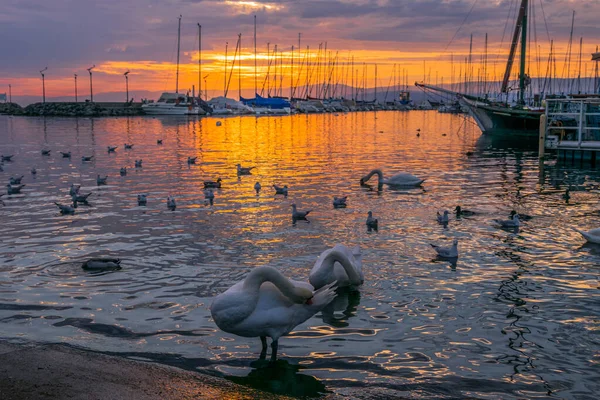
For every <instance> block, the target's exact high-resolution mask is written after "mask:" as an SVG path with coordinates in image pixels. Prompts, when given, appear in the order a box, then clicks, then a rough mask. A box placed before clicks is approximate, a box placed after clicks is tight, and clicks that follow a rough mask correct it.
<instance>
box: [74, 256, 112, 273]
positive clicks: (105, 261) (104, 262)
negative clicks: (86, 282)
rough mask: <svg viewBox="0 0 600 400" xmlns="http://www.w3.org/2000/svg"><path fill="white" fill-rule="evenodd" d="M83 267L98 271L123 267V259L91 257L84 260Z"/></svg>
mask: <svg viewBox="0 0 600 400" xmlns="http://www.w3.org/2000/svg"><path fill="white" fill-rule="evenodd" d="M81 268H83V269H87V270H98V271H102V270H110V269H121V260H119V259H118V258H91V259H89V260H87V261H86V262H84V263H83V264H82V265H81Z"/></svg>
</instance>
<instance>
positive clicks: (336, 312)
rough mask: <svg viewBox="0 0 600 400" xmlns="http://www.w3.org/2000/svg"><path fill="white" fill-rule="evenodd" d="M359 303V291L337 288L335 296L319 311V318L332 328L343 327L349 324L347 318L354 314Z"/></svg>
mask: <svg viewBox="0 0 600 400" xmlns="http://www.w3.org/2000/svg"><path fill="white" fill-rule="evenodd" d="M359 304H360V292H359V291H358V290H355V289H350V288H342V289H338V290H337V296H336V298H335V299H333V301H332V302H331V303H329V304H328V305H327V306H326V307H325V308H324V309H323V311H321V318H322V319H323V322H325V323H326V324H329V325H331V326H333V327H334V328H345V327H347V326H349V325H350V324H349V323H348V320H349V319H350V318H352V317H355V316H356V311H357V309H358V305H359Z"/></svg>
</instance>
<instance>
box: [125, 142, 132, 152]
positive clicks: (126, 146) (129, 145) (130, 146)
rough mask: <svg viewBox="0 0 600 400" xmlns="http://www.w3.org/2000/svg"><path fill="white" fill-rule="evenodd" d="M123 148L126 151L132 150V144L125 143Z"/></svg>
mask: <svg viewBox="0 0 600 400" xmlns="http://www.w3.org/2000/svg"><path fill="white" fill-rule="evenodd" d="M123 146H124V147H125V149H126V150H129V149H133V143H131V144H129V143H125V144H124V145H123Z"/></svg>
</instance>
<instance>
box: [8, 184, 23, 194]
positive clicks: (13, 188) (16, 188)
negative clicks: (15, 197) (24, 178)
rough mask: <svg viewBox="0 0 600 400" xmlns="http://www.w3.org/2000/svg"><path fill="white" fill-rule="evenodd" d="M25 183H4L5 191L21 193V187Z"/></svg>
mask: <svg viewBox="0 0 600 400" xmlns="http://www.w3.org/2000/svg"><path fill="white" fill-rule="evenodd" d="M24 186H25V185H16V186H13V185H6V191H7V192H8V194H17V193H21V189H23V187H24Z"/></svg>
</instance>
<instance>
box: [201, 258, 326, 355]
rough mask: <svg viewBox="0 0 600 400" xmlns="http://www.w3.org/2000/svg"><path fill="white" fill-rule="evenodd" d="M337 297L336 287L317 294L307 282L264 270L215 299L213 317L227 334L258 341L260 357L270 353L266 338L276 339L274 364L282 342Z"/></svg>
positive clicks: (323, 288) (324, 288) (256, 272)
mask: <svg viewBox="0 0 600 400" xmlns="http://www.w3.org/2000/svg"><path fill="white" fill-rule="evenodd" d="M335 296H336V294H335V283H332V284H329V285H325V286H323V287H322V288H320V289H319V290H316V291H315V290H314V288H313V287H312V286H311V285H310V284H308V283H306V282H299V281H292V280H289V279H287V278H286V277H284V276H283V275H282V274H281V273H280V272H279V271H277V270H276V269H275V268H273V267H268V266H262V267H257V268H255V269H253V270H252V271H251V272H250V273H249V274H248V276H247V277H246V279H244V280H243V281H240V282H238V283H236V284H235V285H233V286H232V287H230V288H229V289H227V290H226V291H225V292H223V293H221V294H220V295H218V296H217V297H215V299H214V300H213V302H212V304H211V306H210V313H211V315H212V318H213V320H214V321H215V324H216V325H217V326H218V327H219V328H220V329H221V330H223V331H225V332H228V333H232V334H234V335H238V336H243V337H259V338H260V339H261V342H262V352H261V357H264V355H265V354H266V351H267V341H266V338H267V336H268V337H270V338H271V339H273V342H272V343H271V348H272V353H271V360H272V361H275V360H276V358H277V346H278V340H279V338H280V337H281V336H283V335H286V334H288V333H289V332H291V331H292V329H294V328H295V327H296V326H298V325H299V324H301V323H303V322H304V321H306V320H307V319H309V318H310V317H312V316H313V315H315V314H316V313H317V312H319V311H321V310H322V309H323V308H324V307H325V306H327V304H329V303H330V302H331V300H333V299H334V298H335Z"/></svg>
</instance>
